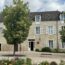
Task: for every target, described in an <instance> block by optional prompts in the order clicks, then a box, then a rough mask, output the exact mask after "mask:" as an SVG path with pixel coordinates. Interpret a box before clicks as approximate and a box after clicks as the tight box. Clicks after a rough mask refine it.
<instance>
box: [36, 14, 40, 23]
mask: <svg viewBox="0 0 65 65" xmlns="http://www.w3.org/2000/svg"><path fill="white" fill-rule="evenodd" d="M37 16H39V21H37ZM35 22H36V24H40V22H41V15H35Z"/></svg>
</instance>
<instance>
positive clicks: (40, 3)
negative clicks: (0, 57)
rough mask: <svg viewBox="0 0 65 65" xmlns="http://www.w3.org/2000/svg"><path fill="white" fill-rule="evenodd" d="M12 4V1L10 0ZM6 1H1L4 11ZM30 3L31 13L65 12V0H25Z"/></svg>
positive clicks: (0, 6) (0, 8) (0, 4)
mask: <svg viewBox="0 0 65 65" xmlns="http://www.w3.org/2000/svg"><path fill="white" fill-rule="evenodd" d="M8 1H10V2H8V4H9V3H11V0H8ZM5 2H6V1H5V0H0V10H2V9H3V7H4V4H5ZM24 2H28V3H29V9H30V11H31V12H41V11H56V10H59V11H65V0H24Z"/></svg>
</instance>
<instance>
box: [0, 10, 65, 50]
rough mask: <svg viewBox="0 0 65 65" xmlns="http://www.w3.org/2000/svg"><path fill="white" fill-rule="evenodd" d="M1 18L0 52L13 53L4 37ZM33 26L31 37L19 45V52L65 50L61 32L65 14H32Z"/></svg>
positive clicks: (47, 12) (11, 47) (48, 12)
mask: <svg viewBox="0 0 65 65" xmlns="http://www.w3.org/2000/svg"><path fill="white" fill-rule="evenodd" d="M1 19H2V18H1V16H0V51H13V45H8V44H7V42H6V40H5V38H4V37H3V33H2V30H3V28H4V25H3V21H2V20H1ZM30 19H31V21H32V25H31V27H30V30H29V35H28V37H27V39H26V41H24V42H23V43H21V44H19V45H18V51H21V50H24V51H35V49H41V48H43V47H50V48H51V49H56V48H57V47H58V48H59V49H65V43H62V41H61V38H60V36H61V35H60V33H59V32H60V31H61V29H62V26H64V24H65V23H64V20H65V14H64V13H63V12H59V11H45V12H31V13H30Z"/></svg>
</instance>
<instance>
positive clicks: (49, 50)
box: [41, 47, 51, 52]
mask: <svg viewBox="0 0 65 65" xmlns="http://www.w3.org/2000/svg"><path fill="white" fill-rule="evenodd" d="M41 52H51V49H50V48H49V47H44V48H42V49H41Z"/></svg>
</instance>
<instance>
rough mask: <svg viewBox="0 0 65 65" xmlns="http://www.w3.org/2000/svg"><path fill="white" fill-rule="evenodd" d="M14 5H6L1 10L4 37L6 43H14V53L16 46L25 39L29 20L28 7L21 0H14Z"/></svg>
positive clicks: (29, 24) (29, 23)
mask: <svg viewBox="0 0 65 65" xmlns="http://www.w3.org/2000/svg"><path fill="white" fill-rule="evenodd" d="M14 1H15V2H14V5H11V6H9V7H8V6H6V7H5V9H4V10H3V17H4V25H5V29H4V37H5V39H6V40H7V43H8V44H13V45H14V54H15V51H17V49H16V47H17V46H18V44H21V43H22V42H23V41H25V40H26V38H27V36H28V33H29V28H30V26H31V21H30V18H29V9H28V6H27V4H26V3H23V1H21V0H14Z"/></svg>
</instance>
